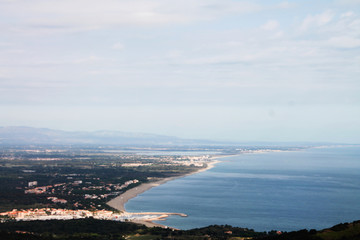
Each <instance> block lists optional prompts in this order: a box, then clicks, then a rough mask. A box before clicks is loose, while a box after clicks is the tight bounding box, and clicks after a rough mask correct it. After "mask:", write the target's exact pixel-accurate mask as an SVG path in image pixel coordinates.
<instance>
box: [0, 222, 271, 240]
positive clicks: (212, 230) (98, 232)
mask: <svg viewBox="0 0 360 240" xmlns="http://www.w3.org/2000/svg"><path fill="white" fill-rule="evenodd" d="M0 232H1V233H2V238H1V239H12V238H11V237H13V236H14V237H15V236H27V237H29V238H24V239H44V240H45V239H125V237H127V239H210V238H211V239H229V238H230V236H231V237H254V236H262V235H264V233H256V232H254V231H252V230H248V229H243V228H235V227H231V226H209V227H206V228H200V229H194V230H188V231H181V230H179V231H178V230H172V229H164V228H146V227H145V226H143V225H137V224H134V223H126V222H115V221H105V220H95V219H91V218H87V219H79V220H68V221H59V220H51V221H32V222H14V223H11V222H6V223H2V224H0ZM20 233H21V234H20ZM0 237H1V235H0ZM13 239H21V238H13Z"/></svg>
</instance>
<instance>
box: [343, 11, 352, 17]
mask: <svg viewBox="0 0 360 240" xmlns="http://www.w3.org/2000/svg"><path fill="white" fill-rule="evenodd" d="M354 15H355V13H354V12H352V11H348V12H346V13H343V14H341V17H342V18H347V17H352V16H354Z"/></svg>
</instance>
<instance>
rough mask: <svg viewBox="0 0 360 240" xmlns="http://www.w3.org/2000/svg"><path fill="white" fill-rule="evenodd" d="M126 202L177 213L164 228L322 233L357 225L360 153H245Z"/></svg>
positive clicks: (339, 150)
mask: <svg viewBox="0 0 360 240" xmlns="http://www.w3.org/2000/svg"><path fill="white" fill-rule="evenodd" d="M220 160H221V161H222V162H221V163H218V164H217V165H216V166H215V167H214V168H212V169H210V170H208V171H206V172H201V173H198V174H195V175H191V176H187V177H184V178H179V179H176V180H174V181H170V182H167V183H166V184H163V185H160V186H158V187H155V188H152V189H150V190H149V191H147V192H145V193H143V194H141V195H139V196H137V197H135V198H133V199H131V200H130V201H129V202H128V203H127V204H126V205H125V208H126V210H127V211H131V212H141V211H144V212H154V211H158V212H179V213H185V214H187V215H188V217H186V218H182V217H170V218H169V219H168V220H167V221H165V222H163V221H162V222H159V223H161V224H164V225H167V226H171V227H175V228H179V229H191V228H197V227H204V226H208V225H212V224H229V225H233V226H239V227H247V228H251V229H255V230H256V231H269V230H272V229H278V230H282V231H292V230H299V229H304V228H307V229H311V228H315V229H322V228H327V227H331V226H332V225H334V224H338V223H340V222H350V221H354V220H359V219H360V204H359V203H360V184H359V183H360V148H356V147H343V148H321V149H308V150H303V151H293V152H271V153H264V154H242V155H238V156H232V157H227V158H222V159H220Z"/></svg>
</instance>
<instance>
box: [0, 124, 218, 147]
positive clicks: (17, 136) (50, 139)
mask: <svg viewBox="0 0 360 240" xmlns="http://www.w3.org/2000/svg"><path fill="white" fill-rule="evenodd" d="M206 143H211V142H210V141H206V140H190V139H181V138H177V137H171V136H164V135H156V134H147V133H130V132H120V131H95V132H82V131H81V132H80V131H76V132H70V131H60V130H53V129H48V128H33V127H0V144H51V145H60V144H110V145H183V144H186V145H188V144H206Z"/></svg>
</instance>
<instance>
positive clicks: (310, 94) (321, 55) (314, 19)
mask: <svg viewBox="0 0 360 240" xmlns="http://www.w3.org/2000/svg"><path fill="white" fill-rule="evenodd" d="M0 126H31V127H44V128H52V129H59V130H68V131H96V130H119V131H126V132H144V133H156V134H164V135H170V136H178V137H182V138H193V139H212V140H230V141H310V142H319V141H320V142H343V143H360V1H359V0H317V1H309V0H301V1H300V0H293V1H283V0H280V1H277V0H263V1H259V0H255V1H254V0H253V1H242V0H195V1H194V0H191V1H190V0H183V1H174V0H121V1H120V0H101V1H100V0H62V1H56V0H32V1H28V0H0Z"/></svg>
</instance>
